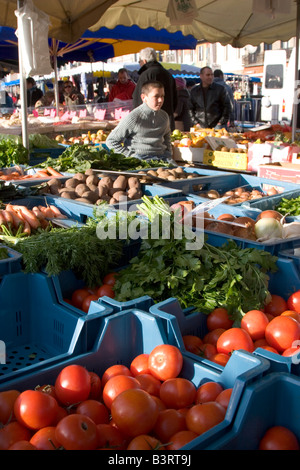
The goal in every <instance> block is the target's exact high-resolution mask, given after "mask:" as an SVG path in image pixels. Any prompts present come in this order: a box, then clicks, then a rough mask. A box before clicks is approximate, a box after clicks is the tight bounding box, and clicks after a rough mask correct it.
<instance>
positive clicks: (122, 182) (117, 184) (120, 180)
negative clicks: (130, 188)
mask: <svg viewBox="0 0 300 470" xmlns="http://www.w3.org/2000/svg"><path fill="white" fill-rule="evenodd" d="M113 188H118V189H119V190H120V191H125V189H126V188H127V178H126V176H124V175H120V176H118V177H117V178H116V179H115V181H114V182H113Z"/></svg>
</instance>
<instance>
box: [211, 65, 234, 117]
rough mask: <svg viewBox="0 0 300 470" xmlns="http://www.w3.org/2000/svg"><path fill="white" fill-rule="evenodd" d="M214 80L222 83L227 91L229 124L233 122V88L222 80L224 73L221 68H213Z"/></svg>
mask: <svg viewBox="0 0 300 470" xmlns="http://www.w3.org/2000/svg"><path fill="white" fill-rule="evenodd" d="M214 82H215V83H219V85H223V86H224V87H225V89H226V91H227V93H228V97H229V101H230V104H231V112H230V115H229V121H230V124H234V96H233V90H232V88H231V86H230V85H228V84H227V83H226V82H225V81H224V74H223V72H222V70H220V69H216V70H214Z"/></svg>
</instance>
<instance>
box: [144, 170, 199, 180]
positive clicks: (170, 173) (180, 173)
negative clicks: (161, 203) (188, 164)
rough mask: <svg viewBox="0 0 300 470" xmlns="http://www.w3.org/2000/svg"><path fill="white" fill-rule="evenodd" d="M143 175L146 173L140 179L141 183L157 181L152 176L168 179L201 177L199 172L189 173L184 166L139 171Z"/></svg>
mask: <svg viewBox="0 0 300 470" xmlns="http://www.w3.org/2000/svg"><path fill="white" fill-rule="evenodd" d="M138 173H139V174H141V175H144V178H142V179H141V180H140V181H141V183H157V181H155V180H154V179H152V178H151V176H154V177H156V178H161V179H163V180H166V181H177V180H182V179H191V178H199V176H200V175H199V173H187V172H186V171H184V169H183V168H181V167H180V166H178V167H176V168H163V167H161V168H157V170H147V171H144V170H141V171H139V172H138Z"/></svg>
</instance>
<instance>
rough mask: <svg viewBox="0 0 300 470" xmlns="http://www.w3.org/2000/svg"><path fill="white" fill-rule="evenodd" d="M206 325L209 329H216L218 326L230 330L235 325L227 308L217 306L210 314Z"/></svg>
mask: <svg viewBox="0 0 300 470" xmlns="http://www.w3.org/2000/svg"><path fill="white" fill-rule="evenodd" d="M206 325H207V328H208V330H209V331H212V330H215V329H216V328H224V330H228V328H231V327H232V325H233V320H232V319H231V318H230V316H229V315H228V311H227V309H226V308H223V307H217V308H215V309H214V310H213V311H212V312H211V313H210V314H209V315H208V316H207V320H206Z"/></svg>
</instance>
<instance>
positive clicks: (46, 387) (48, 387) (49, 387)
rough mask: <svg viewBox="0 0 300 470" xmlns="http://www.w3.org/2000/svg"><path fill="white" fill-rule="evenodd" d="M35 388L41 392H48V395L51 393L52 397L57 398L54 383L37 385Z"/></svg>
mask: <svg viewBox="0 0 300 470" xmlns="http://www.w3.org/2000/svg"><path fill="white" fill-rule="evenodd" d="M35 390H38V391H39V392H43V393H47V394H48V395H51V397H53V398H55V399H56V398H57V397H56V393H55V387H54V385H49V384H47V385H38V386H37V387H35Z"/></svg>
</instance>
